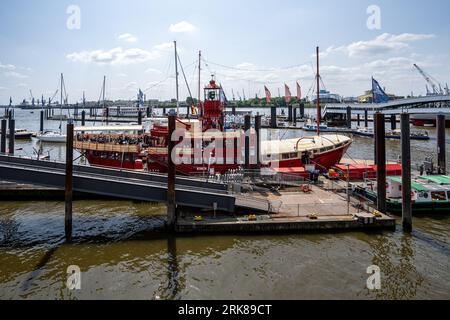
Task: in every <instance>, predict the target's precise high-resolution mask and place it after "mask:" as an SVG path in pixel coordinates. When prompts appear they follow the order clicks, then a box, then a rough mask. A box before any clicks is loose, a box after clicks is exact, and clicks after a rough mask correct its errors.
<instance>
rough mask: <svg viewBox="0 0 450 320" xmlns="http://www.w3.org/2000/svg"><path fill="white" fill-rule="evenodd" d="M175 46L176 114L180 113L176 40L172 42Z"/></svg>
mask: <svg viewBox="0 0 450 320" xmlns="http://www.w3.org/2000/svg"><path fill="white" fill-rule="evenodd" d="M173 44H174V47H175V87H176V92H177V116H179V115H180V104H179V96H178V54H177V42H176V41H174V42H173Z"/></svg>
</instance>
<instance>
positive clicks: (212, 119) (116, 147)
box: [74, 79, 352, 175]
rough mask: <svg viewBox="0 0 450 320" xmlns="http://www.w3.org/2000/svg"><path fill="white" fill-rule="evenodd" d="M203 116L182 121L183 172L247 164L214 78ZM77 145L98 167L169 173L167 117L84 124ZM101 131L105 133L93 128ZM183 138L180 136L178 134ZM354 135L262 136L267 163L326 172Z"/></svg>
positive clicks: (179, 163)
mask: <svg viewBox="0 0 450 320" xmlns="http://www.w3.org/2000/svg"><path fill="white" fill-rule="evenodd" d="M204 98H205V99H204V102H203V103H202V106H201V111H202V112H201V116H199V117H198V119H179V118H177V121H176V128H177V130H176V133H177V135H178V137H177V138H176V141H180V142H179V143H177V145H176V147H175V155H173V157H174V158H173V159H174V162H175V163H176V169H177V172H178V173H180V174H183V175H195V174H201V173H220V174H223V173H226V172H228V171H230V170H235V169H239V168H242V167H243V166H244V160H243V159H244V139H245V133H244V132H243V131H242V130H237V131H224V115H225V108H226V99H225V95H224V92H223V89H222V87H221V86H219V85H218V84H217V83H216V81H215V80H214V79H212V80H211V81H210V82H209V84H208V85H207V86H206V87H205V88H204ZM75 130H76V131H77V132H78V134H77V136H76V139H75V141H74V147H75V148H76V149H77V150H79V151H80V152H81V153H83V154H84V155H85V156H86V158H87V160H88V161H89V163H90V164H91V165H95V166H105V167H113V168H123V169H131V170H144V171H150V172H161V173H164V172H167V165H168V154H167V152H168V148H167V145H168V143H167V142H168V126H167V121H166V120H165V119H160V120H159V121H155V122H153V124H152V126H151V128H150V130H148V132H145V131H144V129H143V126H108V127H90V128H89V127H78V128H76V129H75ZM87 132H100V133H87ZM178 138H179V139H178ZM250 140H251V143H250V154H251V167H252V168H256V167H257V166H258V165H257V163H258V161H256V134H255V132H254V130H253V129H252V131H251V133H250ZM351 143H352V140H351V139H350V138H349V137H346V136H341V135H319V136H314V137H303V138H300V139H283V140H276V141H261V144H260V145H261V147H260V159H261V162H260V163H261V164H260V165H261V166H262V167H272V168H276V167H282V168H289V167H303V166H305V165H306V164H315V165H316V166H317V169H319V170H321V171H325V170H328V169H329V168H331V167H332V166H334V165H335V164H337V163H339V161H340V160H341V158H342V157H343V155H344V154H345V152H346V151H347V149H348V148H349V147H350V145H351Z"/></svg>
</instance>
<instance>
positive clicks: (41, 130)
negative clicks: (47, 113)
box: [39, 110, 44, 132]
mask: <svg viewBox="0 0 450 320" xmlns="http://www.w3.org/2000/svg"><path fill="white" fill-rule="evenodd" d="M39 120H40V122H39V131H40V132H44V110H41V116H40V119H39Z"/></svg>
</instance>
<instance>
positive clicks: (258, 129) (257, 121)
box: [255, 113, 295, 168]
mask: <svg viewBox="0 0 450 320" xmlns="http://www.w3.org/2000/svg"><path fill="white" fill-rule="evenodd" d="M294 114H295V113H294ZM294 119H295V117H294ZM255 131H256V165H257V167H258V168H261V116H260V115H257V116H255Z"/></svg>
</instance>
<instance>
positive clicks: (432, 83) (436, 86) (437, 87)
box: [414, 63, 444, 95]
mask: <svg viewBox="0 0 450 320" xmlns="http://www.w3.org/2000/svg"><path fill="white" fill-rule="evenodd" d="M414 67H415V68H416V69H417V70H418V71H419V73H420V74H421V75H422V77H424V79H425V81H426V82H427V83H428V85H430V86H431V88H432V90H433V92H431V93H430V90H429V89H428V85H427V95H438V94H441V95H442V94H444V92H443V90H442V86H441V85H440V83H439V82H438V81H436V80H435V79H433V77H431V76H430V75H429V74H428V73H426V72H425V71H423V70H422V69H421V68H420V67H419V66H418V65H417V64H415V63H414Z"/></svg>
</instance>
